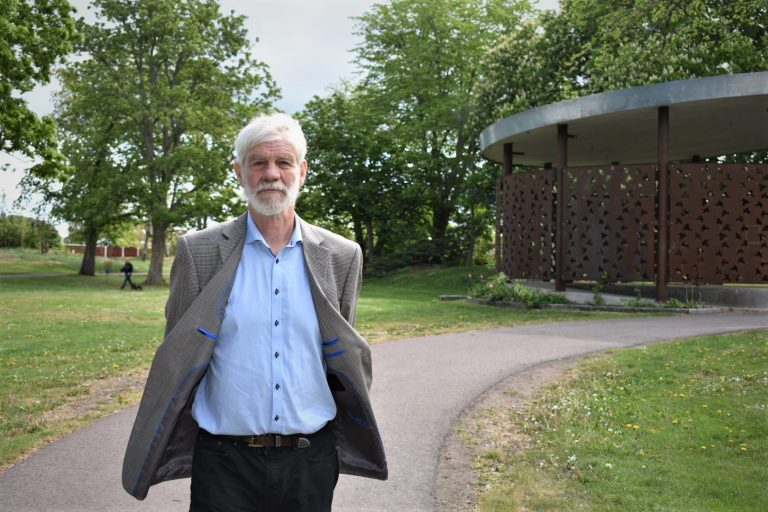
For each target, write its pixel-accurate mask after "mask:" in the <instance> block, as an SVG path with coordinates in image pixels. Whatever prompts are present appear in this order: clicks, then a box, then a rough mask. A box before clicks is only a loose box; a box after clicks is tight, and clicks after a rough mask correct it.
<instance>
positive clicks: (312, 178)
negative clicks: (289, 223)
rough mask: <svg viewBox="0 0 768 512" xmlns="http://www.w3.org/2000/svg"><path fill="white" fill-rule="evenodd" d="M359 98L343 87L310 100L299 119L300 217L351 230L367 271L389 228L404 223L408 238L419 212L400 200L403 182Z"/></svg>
mask: <svg viewBox="0 0 768 512" xmlns="http://www.w3.org/2000/svg"><path fill="white" fill-rule="evenodd" d="M365 95H366V91H365V89H364V88H362V87H360V86H358V87H352V86H350V85H348V84H345V85H342V86H341V87H340V88H339V89H338V90H336V91H334V92H333V93H332V94H330V95H329V96H327V97H325V98H319V97H317V96H315V97H314V99H313V100H312V101H310V102H309V103H307V105H306V106H305V109H304V112H303V113H302V114H301V115H300V117H301V118H302V126H303V129H304V132H305V134H306V136H307V141H308V146H309V148H310V151H309V153H308V155H307V158H308V160H309V169H310V174H309V176H308V179H307V182H306V183H305V187H304V191H303V192H302V198H301V211H302V215H307V216H308V218H312V220H314V221H315V222H319V223H326V224H331V225H332V226H333V227H334V228H335V229H336V230H340V231H344V230H348V229H349V227H350V226H351V228H352V232H353V234H354V237H355V240H356V241H357V243H358V244H360V246H361V247H363V248H364V256H365V262H366V266H368V267H370V265H372V264H373V263H374V262H375V261H376V259H377V257H378V256H380V255H381V253H382V250H383V245H384V244H385V243H386V242H387V240H386V234H387V233H389V232H392V231H393V225H394V224H395V223H396V222H398V221H402V222H408V223H409V224H410V228H411V231H412V232H413V228H414V225H415V224H418V222H419V221H420V219H423V212H422V211H420V209H418V208H413V204H412V202H410V201H407V200H406V198H405V197H404V195H403V194H404V193H406V192H407V191H408V190H409V189H410V184H409V183H406V182H405V180H407V178H408V176H407V174H405V173H400V172H398V161H397V157H396V155H393V154H392V142H391V140H390V139H389V132H388V131H387V130H386V129H385V128H384V127H382V126H381V125H380V120H379V119H377V118H376V117H375V115H373V114H372V113H370V112H367V111H366V101H365Z"/></svg>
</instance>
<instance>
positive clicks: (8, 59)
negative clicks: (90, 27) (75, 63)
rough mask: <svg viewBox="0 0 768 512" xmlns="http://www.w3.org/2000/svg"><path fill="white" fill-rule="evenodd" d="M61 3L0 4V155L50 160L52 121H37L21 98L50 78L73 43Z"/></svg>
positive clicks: (68, 14) (67, 8)
mask: <svg viewBox="0 0 768 512" xmlns="http://www.w3.org/2000/svg"><path fill="white" fill-rule="evenodd" d="M73 11H74V9H73V8H72V6H71V5H70V4H69V2H67V1H66V0H34V1H26V0H3V2H2V3H1V4H0V33H1V34H3V37H2V38H0V151H3V152H12V151H19V152H22V153H24V154H25V155H27V156H29V157H35V156H42V157H44V158H54V155H55V153H56V137H55V129H54V124H53V121H52V120H51V119H50V118H49V117H44V118H42V119H40V118H38V117H37V115H35V114H34V113H33V112H32V111H30V110H29V108H28V107H27V103H26V101H25V100H24V99H23V98H21V95H22V94H23V93H26V92H29V91H31V90H32V89H33V88H34V87H35V86H36V85H38V84H45V83H47V82H48V81H49V80H50V76H51V68H52V66H54V65H55V64H56V63H57V62H60V61H63V59H64V57H65V56H66V55H67V54H68V53H69V52H70V51H72V47H73V44H74V43H75V42H76V41H77V39H78V37H79V36H78V32H77V30H76V27H75V21H74V20H73V19H72V12H73Z"/></svg>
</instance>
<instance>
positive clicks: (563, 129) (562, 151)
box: [555, 124, 568, 292]
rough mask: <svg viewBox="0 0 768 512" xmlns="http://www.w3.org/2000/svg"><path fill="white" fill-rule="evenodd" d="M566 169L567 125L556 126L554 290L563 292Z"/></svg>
mask: <svg viewBox="0 0 768 512" xmlns="http://www.w3.org/2000/svg"><path fill="white" fill-rule="evenodd" d="M566 167H568V125H567V124H558V125H557V213H556V220H555V226H556V227H555V290H557V291H559V292H563V291H565V279H564V276H565V247H564V242H563V240H564V236H563V235H564V232H563V229H564V228H563V225H564V223H565V168H566Z"/></svg>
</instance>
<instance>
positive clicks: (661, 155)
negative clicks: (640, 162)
mask: <svg viewBox="0 0 768 512" xmlns="http://www.w3.org/2000/svg"><path fill="white" fill-rule="evenodd" d="M658 164H659V173H658V176H659V183H658V203H659V209H658V220H657V226H658V228H659V232H658V243H657V245H656V300H657V301H659V302H666V301H667V273H668V266H667V263H668V262H669V243H668V242H669V226H668V223H667V216H668V213H667V212H668V205H669V169H668V167H669V107H659V130H658Z"/></svg>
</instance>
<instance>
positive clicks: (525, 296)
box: [469, 272, 570, 309]
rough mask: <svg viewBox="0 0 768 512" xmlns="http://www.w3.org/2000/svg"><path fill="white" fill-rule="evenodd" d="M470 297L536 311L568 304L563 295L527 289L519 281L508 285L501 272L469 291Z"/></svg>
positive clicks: (506, 278)
mask: <svg viewBox="0 0 768 512" xmlns="http://www.w3.org/2000/svg"><path fill="white" fill-rule="evenodd" d="M469 295H470V297H475V298H480V299H487V300H488V301H489V302H491V303H496V302H522V303H523V304H525V306H526V307H528V308H532V309H538V308H541V307H542V306H545V305H547V304H568V303H569V302H570V301H569V300H568V298H567V297H566V296H565V294H563V293H556V292H545V291H543V290H539V289H537V288H529V287H527V286H525V285H524V284H522V283H521V282H519V281H515V282H513V283H511V285H510V283H509V278H508V277H507V275H506V274H504V273H503V272H499V273H498V274H495V275H492V276H490V277H489V278H488V279H486V280H484V281H482V282H481V283H479V284H477V285H476V286H474V287H473V288H472V289H470V292H469Z"/></svg>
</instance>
